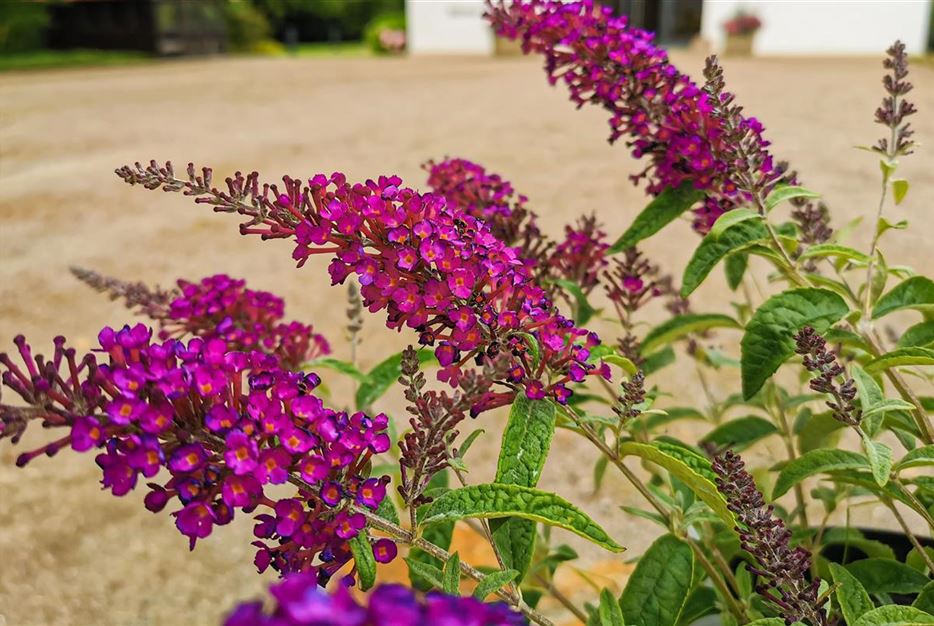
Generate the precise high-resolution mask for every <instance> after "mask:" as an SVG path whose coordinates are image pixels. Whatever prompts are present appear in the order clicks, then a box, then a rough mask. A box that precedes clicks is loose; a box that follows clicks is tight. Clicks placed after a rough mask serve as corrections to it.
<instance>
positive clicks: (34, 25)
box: [0, 2, 49, 53]
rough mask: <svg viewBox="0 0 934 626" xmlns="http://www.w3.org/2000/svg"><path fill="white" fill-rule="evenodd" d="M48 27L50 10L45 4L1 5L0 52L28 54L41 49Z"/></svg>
mask: <svg viewBox="0 0 934 626" xmlns="http://www.w3.org/2000/svg"><path fill="white" fill-rule="evenodd" d="M48 26H49V10H48V7H47V6H45V5H43V4H38V3H33V2H4V3H2V4H0V52H3V53H11V52H27V51H29V50H36V49H38V48H41V47H42V46H43V44H44V43H45V31H46V28H48Z"/></svg>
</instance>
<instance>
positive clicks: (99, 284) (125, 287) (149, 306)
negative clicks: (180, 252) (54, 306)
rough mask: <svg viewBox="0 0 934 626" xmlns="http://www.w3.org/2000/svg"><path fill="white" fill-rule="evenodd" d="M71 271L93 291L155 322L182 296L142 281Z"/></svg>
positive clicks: (85, 271)
mask: <svg viewBox="0 0 934 626" xmlns="http://www.w3.org/2000/svg"><path fill="white" fill-rule="evenodd" d="M69 270H70V271H71V273H72V274H73V275H74V276H75V278H77V279H78V280H80V281H81V282H83V283H84V284H86V285H87V286H89V287H90V288H91V289H93V290H95V291H97V292H99V293H103V294H105V295H106V296H107V297H108V298H110V299H111V300H123V303H124V305H125V306H126V308H128V309H130V310H135V312H137V313H140V314H142V315H145V316H147V317H149V318H151V319H154V320H160V319H164V318H166V317H167V316H168V309H169V306H170V304H171V302H172V301H173V300H175V299H176V298H178V297H179V296H180V295H181V292H180V291H179V290H178V289H177V288H173V289H162V288H160V287H159V286H155V287H150V286H149V285H147V284H146V283H144V282H142V281H137V282H130V281H125V280H120V279H119V278H114V277H112V276H105V275H104V274H100V273H99V272H95V271H94V270H89V269H86V268H83V267H71V268H69Z"/></svg>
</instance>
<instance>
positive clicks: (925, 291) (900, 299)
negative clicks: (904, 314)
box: [872, 276, 934, 320]
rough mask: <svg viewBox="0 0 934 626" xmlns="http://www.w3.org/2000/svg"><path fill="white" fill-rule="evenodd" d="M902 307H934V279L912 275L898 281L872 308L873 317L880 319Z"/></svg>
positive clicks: (926, 309) (925, 309)
mask: <svg viewBox="0 0 934 626" xmlns="http://www.w3.org/2000/svg"><path fill="white" fill-rule="evenodd" d="M902 309H918V310H920V311H930V310H932V309H934V281H931V279H930V278H927V277H925V276H912V277H911V278H908V279H906V280H903V281H902V282H900V283H898V284H897V285H895V286H894V287H892V290H891V291H889V292H888V293H887V294H885V295H884V296H882V297H881V298H879V301H878V302H876V306H875V308H874V309H873V310H872V319H874V320H875V319H879V318H880V317H882V316H883V315H888V314H889V313H891V312H893V311H900V310H902Z"/></svg>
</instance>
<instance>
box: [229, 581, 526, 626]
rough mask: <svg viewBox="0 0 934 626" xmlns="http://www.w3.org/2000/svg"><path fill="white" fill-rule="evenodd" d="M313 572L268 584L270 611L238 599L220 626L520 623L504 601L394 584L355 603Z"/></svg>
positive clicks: (487, 625) (343, 589)
mask: <svg viewBox="0 0 934 626" xmlns="http://www.w3.org/2000/svg"><path fill="white" fill-rule="evenodd" d="M315 583H316V581H315V579H314V578H313V577H311V576H308V575H305V574H293V575H291V576H288V577H287V578H286V579H285V580H283V581H282V582H280V583H278V584H276V585H273V587H272V588H271V589H270V594H271V595H272V597H273V599H274V600H275V606H274V607H273V609H272V612H271V613H267V612H265V611H264V610H263V603H262V602H248V603H244V604H241V605H240V606H238V607H237V608H236V609H234V611H233V612H232V613H231V614H230V615H229V616H228V617H227V619H226V620H225V621H224V626H522V625H523V624H526V623H527V622H526V620H525V618H523V617H522V615H521V614H519V613H516V612H515V611H512V610H510V609H509V607H508V606H506V605H505V604H501V603H497V604H485V603H483V602H481V601H480V600H477V599H475V598H471V597H463V598H462V597H458V596H449V595H445V594H441V593H435V592H432V593H429V594H427V595H426V596H425V597H424V599H420V598H419V597H418V596H416V594H415V592H413V591H412V590H411V589H407V588H405V587H401V586H399V585H382V586H380V587H377V588H376V589H375V590H374V591H373V593H372V594H370V596H369V598H368V599H367V604H366V606H361V605H359V604H357V602H356V601H355V600H354V599H353V597H352V596H351V595H350V592H349V591H348V590H347V588H346V587H343V586H341V587H339V588H338V589H337V591H336V592H335V593H334V594H330V595H329V594H327V593H325V592H323V591H321V590H320V589H318V588H317V587H316V584H315Z"/></svg>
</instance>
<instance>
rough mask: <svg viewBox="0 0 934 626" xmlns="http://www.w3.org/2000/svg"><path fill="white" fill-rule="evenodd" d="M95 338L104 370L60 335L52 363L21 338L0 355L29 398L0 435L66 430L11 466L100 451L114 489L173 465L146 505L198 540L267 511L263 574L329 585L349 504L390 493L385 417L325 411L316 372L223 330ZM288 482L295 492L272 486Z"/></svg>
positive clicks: (377, 549) (259, 557)
mask: <svg viewBox="0 0 934 626" xmlns="http://www.w3.org/2000/svg"><path fill="white" fill-rule="evenodd" d="M99 341H100V351H101V352H103V353H104V354H106V355H107V357H108V363H106V364H101V365H98V364H97V360H96V359H95V357H94V356H93V355H87V356H86V357H85V358H84V359H82V360H81V361H80V362H78V361H76V360H75V351H74V350H73V349H70V348H68V349H66V348H65V347H64V339H62V338H58V339H56V341H55V354H54V356H53V358H52V360H50V361H46V360H44V359H43V358H42V357H35V358H34V357H33V355H32V350H31V348H30V346H29V345H28V344H27V343H26V342H25V340H24V339H23V338H22V337H17V339H16V344H17V347H18V348H19V352H20V355H21V357H22V360H23V363H24V366H25V370H24V369H21V368H20V367H19V366H18V365H16V364H15V363H14V362H13V361H12V359H11V358H10V357H9V356H8V355H6V354H2V355H0V365H2V368H0V369H2V371H3V373H2V380H3V383H4V384H5V385H6V386H7V387H10V388H11V389H13V390H14V391H15V392H16V393H17V394H19V395H20V396H21V398H22V399H23V400H24V401H25V403H26V407H22V408H19V407H12V406H7V405H0V422H2V424H3V430H2V431H0V437H3V436H10V437H12V438H13V439H14V443H15V442H16V439H18V435H19V434H21V433H22V431H23V430H24V429H25V427H26V424H27V423H28V421H31V420H41V421H42V423H43V425H44V426H46V427H59V428H63V429H67V431H68V434H66V435H64V436H62V437H61V438H59V439H57V440H55V441H53V442H52V443H49V444H47V445H45V446H42V447H41V448H39V449H37V450H33V451H31V452H26V453H24V454H21V455H20V456H19V458H18V459H17V465H20V466H23V465H25V464H26V463H28V462H29V461H30V460H31V459H33V458H35V457H36V456H38V455H40V454H47V455H49V456H51V455H53V454H54V453H56V452H57V451H58V450H60V449H61V448H63V447H66V446H71V448H73V449H74V450H76V451H79V452H83V451H87V450H92V449H95V450H99V454H98V455H97V457H96V461H97V464H98V465H99V466H100V468H101V469H102V470H103V481H102V484H103V486H104V488H106V489H110V490H111V492H112V493H113V494H114V495H117V496H122V495H125V494H126V493H128V492H129V491H130V490H132V489H133V488H135V487H136V486H137V483H138V481H139V480H140V477H142V478H144V479H154V478H155V477H156V475H157V474H159V472H160V471H161V470H163V469H165V470H167V471H168V480H167V481H165V482H162V483H157V482H150V483H148V486H149V489H150V491H149V493H148V494H147V495H146V497H145V505H146V508H148V509H149V510H151V511H153V512H158V511H161V510H162V509H163V508H165V507H166V506H167V505H168V504H169V503H170V502H172V501H175V500H177V501H178V505H179V507H180V508H178V509H177V510H175V511H174V512H173V513H172V515H173V516H174V517H175V523H176V526H177V527H178V530H179V531H180V532H181V533H182V534H183V535H185V536H187V537H188V538H189V540H190V544H191V547H192V548H194V545H195V543H196V541H197V540H198V539H203V538H205V537H207V536H208V535H209V534H210V533H211V531H212V529H213V527H214V526H220V525H224V524H227V523H229V522H230V521H231V520H232V519H233V517H234V514H235V512H236V510H237V509H242V510H243V511H244V512H247V513H252V512H254V511H257V510H262V511H263V512H260V513H258V514H257V515H256V516H255V519H256V521H257V525H256V527H255V529H254V534H255V535H256V538H257V541H256V542H254V545H255V546H256V547H257V548H258V552H257V554H256V559H255V562H256V565H257V567H258V568H259V570H260V571H263V570H265V569H266V568H267V567H273V568H274V569H276V570H277V571H279V572H282V573H287V572H292V571H314V572H316V574H317V575H318V576H319V577H320V578H321V580H326V579H327V578H328V577H329V576H330V575H331V574H333V572H335V571H336V570H337V569H339V568H340V567H341V566H342V565H343V564H344V563H346V562H347V561H348V560H349V559H350V558H351V552H350V549H349V546H348V543H347V542H348V540H349V539H351V538H353V537H355V536H356V535H357V534H358V533H359V532H360V531H361V530H362V529H363V528H364V525H365V517H364V516H363V514H361V513H359V512H354V511H353V510H352V509H351V508H349V505H350V504H354V505H356V506H358V507H366V508H368V509H371V510H375V509H376V508H377V507H378V506H379V504H380V502H381V501H382V499H383V497H384V496H385V494H386V485H387V483H388V478H387V477H383V478H370V477H368V476H367V474H368V472H369V469H368V468H369V466H370V459H371V457H372V455H374V454H378V453H381V452H385V451H386V450H388V449H389V446H390V439H389V436H388V435H387V433H386V428H387V424H388V418H387V417H386V416H385V415H382V414H380V415H377V416H376V417H373V418H370V417H368V416H366V415H364V414H363V413H355V414H353V415H348V414H347V413H339V412H336V411H333V410H331V409H328V408H326V407H325V406H324V405H323V403H322V402H321V400H320V399H319V398H318V397H316V396H315V395H313V393H312V391H313V390H314V389H315V387H316V386H317V385H318V384H319V383H320V379H319V378H318V376H317V375H315V374H305V373H300V372H290V371H287V370H283V369H281V368H280V366H279V364H278V362H277V360H276V359H275V357H273V356H271V355H267V354H263V353H261V352H240V351H232V350H229V349H228V347H227V344H226V343H225V342H224V341H223V340H221V339H218V338H215V339H209V340H204V339H201V338H198V337H196V338H194V339H191V340H190V341H188V342H187V343H185V342H182V341H180V340H177V339H166V340H164V341H162V342H153V341H152V330H151V329H149V328H147V327H145V326H143V325H141V324H140V325H137V326H134V327H132V328H131V327H129V326H125V327H124V328H123V329H121V330H114V329H111V328H104V329H103V330H102V331H101V332H100V335H99ZM286 482H292V483H293V484H296V485H297V486H298V495H297V496H295V497H290V498H282V499H278V500H273V499H271V498H269V497H268V496H267V495H266V494H265V491H264V490H265V488H266V487H267V486H268V485H279V484H283V483H286ZM261 507H262V508H261ZM387 541H388V540H387ZM374 554H375V555H376V556H377V557H378V558H380V559H381V560H385V559H391V558H392V557H393V556H395V546H394V545H393V546H392V547H391V548H389V547H388V546H386V545H382V544H380V545H377V546H374Z"/></svg>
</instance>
